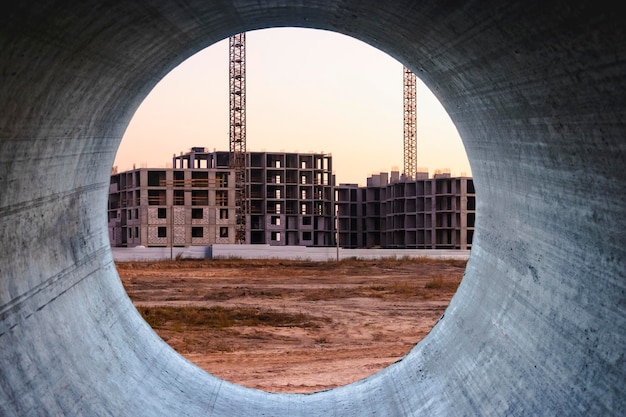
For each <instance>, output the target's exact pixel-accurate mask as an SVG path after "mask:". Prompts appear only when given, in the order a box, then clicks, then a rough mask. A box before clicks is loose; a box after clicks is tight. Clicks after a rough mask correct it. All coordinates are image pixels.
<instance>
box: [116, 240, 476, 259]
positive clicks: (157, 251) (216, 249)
mask: <svg viewBox="0 0 626 417" xmlns="http://www.w3.org/2000/svg"><path fill="white" fill-rule="evenodd" d="M111 251H112V252H113V259H114V260H115V261H142V260H145V261H150V260H170V259H175V258H176V257H177V256H180V257H181V258H184V259H203V258H239V259H272V258H274V259H294V260H308V261H334V260H336V259H337V257H339V259H350V258H358V259H382V258H403V257H409V258H432V259H462V260H467V259H469V255H470V251H469V250H447V249H344V248H339V250H338V251H337V249H336V248H328V247H326V248H320V247H306V246H270V245H226V244H223V245H211V246H189V247H180V248H179V247H174V248H173V250H170V248H154V247H148V248H146V247H134V248H119V247H118V248H115V247H113V248H111Z"/></svg>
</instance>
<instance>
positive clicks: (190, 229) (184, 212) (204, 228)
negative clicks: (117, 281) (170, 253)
mask: <svg viewBox="0 0 626 417" xmlns="http://www.w3.org/2000/svg"><path fill="white" fill-rule="evenodd" d="M231 174H232V171H231V170H228V169H219V168H211V169H198V168H196V169H184V170H175V169H172V168H163V169H158V168H155V169H149V168H139V169H134V170H131V171H125V172H122V173H119V174H114V175H112V176H111V185H110V187H109V202H108V221H109V239H110V240H111V245H112V246H126V247H134V246H192V245H212V244H215V243H235V226H236V224H235V223H236V216H235V211H236V209H235V194H234V193H235V190H234V176H233V175H231Z"/></svg>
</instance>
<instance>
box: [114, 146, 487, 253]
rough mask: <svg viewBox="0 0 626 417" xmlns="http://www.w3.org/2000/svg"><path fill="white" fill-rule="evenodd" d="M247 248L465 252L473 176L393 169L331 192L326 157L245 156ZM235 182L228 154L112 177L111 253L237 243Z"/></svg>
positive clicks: (192, 155) (183, 157) (194, 153)
mask: <svg viewBox="0 0 626 417" xmlns="http://www.w3.org/2000/svg"><path fill="white" fill-rule="evenodd" d="M246 158H247V160H246V163H247V165H246V166H247V168H246V189H247V196H248V214H247V218H246V243H250V244H269V245H274V246H283V245H302V246H334V245H335V244H336V240H335V237H336V233H335V230H336V226H335V225H337V228H338V231H339V232H338V236H339V246H341V247H344V248H374V247H380V248H410V249H470V248H471V244H472V237H473V232H474V219H475V213H476V211H475V210H476V197H475V192H474V184H473V181H472V178H470V177H464V176H461V177H451V176H450V174H446V173H443V174H435V176H434V178H429V176H428V173H417V175H416V179H413V180H407V179H406V178H404V177H403V176H400V174H399V173H398V172H396V171H393V172H391V175H389V174H387V173H381V174H379V175H373V176H371V177H370V178H368V179H367V185H366V186H365V187H359V186H358V185H356V184H341V185H339V186H335V184H334V181H335V180H334V177H333V175H332V156H331V155H328V154H321V153H305V154H303V153H285V152H248V153H247V155H246ZM234 181H235V176H234V173H233V171H232V170H231V169H230V168H229V153H228V152H218V151H212V152H209V151H207V150H206V149H205V148H192V149H191V151H190V152H187V153H184V154H182V153H181V154H180V155H178V156H176V155H175V156H174V157H173V160H172V168H163V169H158V168H139V169H133V170H130V171H126V172H122V173H119V174H117V173H116V174H114V175H112V176H111V185H110V195H109V234H110V239H111V244H112V245H113V246H129V247H130V246H138V245H143V246H193V245H203V246H204V245H211V244H219V243H235V228H236V206H235V183H234Z"/></svg>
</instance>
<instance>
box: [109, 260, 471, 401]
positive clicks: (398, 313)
mask: <svg viewBox="0 0 626 417" xmlns="http://www.w3.org/2000/svg"><path fill="white" fill-rule="evenodd" d="M118 270H119V272H120V276H121V277H122V281H123V283H124V285H125V287H126V289H127V291H128V293H129V295H130V296H131V298H132V299H133V302H134V303H135V305H136V306H137V307H138V309H139V310H140V311H142V308H144V307H154V306H186V307H192V306H193V307H214V306H222V307H224V308H231V307H239V308H243V307H252V308H254V309H257V310H258V311H272V312H276V313H281V314H285V315H286V314H293V315H300V316H301V317H306V318H307V320H306V325H293V326H291V325H290V326H284V325H281V326H274V325H270V324H268V325H253V326H232V327H226V328H219V329H215V328H202V329H198V328H193V329H190V328H187V327H186V326H185V325H184V323H183V324H181V323H174V322H168V323H167V324H166V325H163V326H159V327H157V328H156V330H157V333H158V334H159V335H160V336H161V337H162V338H163V339H164V340H165V341H166V342H168V343H169V344H170V345H171V346H172V347H174V349H176V350H177V351H178V352H180V353H181V354H183V355H184V356H185V357H186V358H188V359H189V360H190V361H192V362H194V363H195V364H197V365H198V366H200V367H201V368H203V369H205V370H206V371H208V372H210V373H212V374H214V375H216V376H219V377H221V378H223V379H225V380H228V381H231V382H235V383H238V384H241V385H244V386H247V387H251V388H257V389H262V390H265V391H271V392H301V393H304V392H314V391H319V390H323V389H328V388H332V387H336V386H340V385H345V384H348V383H350V382H354V381H357V380H359V379H362V378H365V377H367V376H369V375H371V374H373V373H375V372H377V371H379V370H381V369H383V368H385V367H386V366H388V365H390V364H391V363H393V362H395V361H396V360H398V359H400V358H401V357H403V356H404V355H405V354H406V353H407V352H408V351H409V350H410V349H411V348H412V347H413V346H414V345H415V344H416V343H417V342H418V341H419V340H421V339H422V338H423V337H424V336H425V335H426V334H427V333H428V332H429V331H430V330H431V329H432V327H433V326H434V325H435V323H436V322H437V320H438V319H439V318H440V317H441V315H442V313H443V311H444V310H445V308H446V306H447V305H448V303H449V301H450V298H451V297H452V295H453V294H454V292H455V291H456V288H457V286H458V284H459V283H460V281H461V277H462V275H463V271H464V270H465V262H463V261H447V262H441V261H423V262H415V261H413V262H411V261H407V260H404V261H393V262H392V261H352V262H341V263H339V264H337V263H334V262H317V263H315V262H304V261H303V262H285V261H257V262H253V261H244V260H240V261H236V260H235V261H222V262H216V261H212V262H206V261H205V262H204V263H186V262H184V261H183V262H180V263H178V264H176V265H175V264H170V266H163V265H159V264H155V263H132V264H131V263H120V264H118Z"/></svg>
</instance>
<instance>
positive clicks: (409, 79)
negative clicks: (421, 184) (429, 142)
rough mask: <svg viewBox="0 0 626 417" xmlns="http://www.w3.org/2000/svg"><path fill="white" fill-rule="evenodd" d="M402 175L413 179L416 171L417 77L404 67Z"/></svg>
mask: <svg viewBox="0 0 626 417" xmlns="http://www.w3.org/2000/svg"><path fill="white" fill-rule="evenodd" d="M403 72H404V77H403V80H404V88H403V90H404V175H405V176H406V177H407V178H409V179H413V177H414V176H415V173H416V171H417V77H416V76H415V74H414V73H413V72H411V70H410V69H408V68H407V67H404V70H403Z"/></svg>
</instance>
